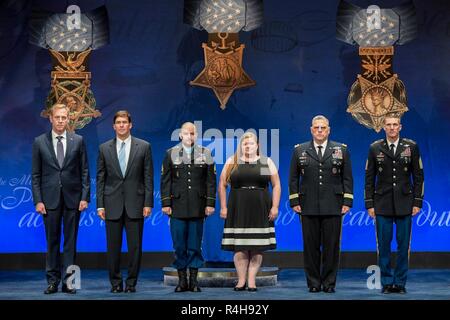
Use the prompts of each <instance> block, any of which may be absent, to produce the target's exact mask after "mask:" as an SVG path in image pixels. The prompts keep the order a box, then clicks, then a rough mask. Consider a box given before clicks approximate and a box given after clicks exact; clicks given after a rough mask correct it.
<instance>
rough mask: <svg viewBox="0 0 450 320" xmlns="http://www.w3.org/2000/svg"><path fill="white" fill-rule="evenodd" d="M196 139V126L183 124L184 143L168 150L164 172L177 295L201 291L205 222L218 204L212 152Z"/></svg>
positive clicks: (163, 189)
mask: <svg viewBox="0 0 450 320" xmlns="http://www.w3.org/2000/svg"><path fill="white" fill-rule="evenodd" d="M196 138H197V132H196V128H195V126H194V124H193V123H190V122H187V123H185V124H183V126H182V127H181V133H180V139H181V143H180V144H178V145H176V146H175V147H173V148H171V149H169V150H167V152H166V155H165V158H164V161H163V165H162V170H161V201H162V210H163V212H164V213H165V214H167V215H169V216H170V232H171V235H172V241H173V246H174V249H175V262H174V266H175V268H176V269H177V270H178V278H179V283H178V286H177V287H176V288H175V291H176V292H182V291H187V290H190V291H194V292H199V291H201V290H200V288H199V286H198V282H197V273H198V268H200V267H201V266H202V265H203V257H202V252H201V246H202V237H203V221H204V218H205V216H209V215H211V214H212V213H213V212H214V209H215V202H216V168H215V164H214V160H213V158H212V156H211V152H210V150H208V149H207V148H205V147H202V146H200V145H196V144H195V141H196ZM187 268H189V284H188V282H187Z"/></svg>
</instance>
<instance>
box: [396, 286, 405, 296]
mask: <svg viewBox="0 0 450 320" xmlns="http://www.w3.org/2000/svg"><path fill="white" fill-rule="evenodd" d="M394 290H395V292H396V293H400V294H405V293H406V288H405V286H399V285H395V286H394Z"/></svg>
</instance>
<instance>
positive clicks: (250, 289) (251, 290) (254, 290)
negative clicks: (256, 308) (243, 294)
mask: <svg viewBox="0 0 450 320" xmlns="http://www.w3.org/2000/svg"><path fill="white" fill-rule="evenodd" d="M247 290H248V291H250V292H256V291H258V288H252V287H248V288H247Z"/></svg>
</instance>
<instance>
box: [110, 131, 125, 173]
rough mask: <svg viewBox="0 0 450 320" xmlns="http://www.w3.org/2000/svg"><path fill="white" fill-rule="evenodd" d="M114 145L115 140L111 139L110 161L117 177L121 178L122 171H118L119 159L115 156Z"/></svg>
mask: <svg viewBox="0 0 450 320" xmlns="http://www.w3.org/2000/svg"><path fill="white" fill-rule="evenodd" d="M116 144H117V140H116V138H114V139H112V140H111V143H110V144H109V152H110V156H111V159H113V165H114V168H115V169H116V170H117V173H118V174H119V176H121V177H122V178H123V175H122V170H120V164H119V157H118V156H117V148H116Z"/></svg>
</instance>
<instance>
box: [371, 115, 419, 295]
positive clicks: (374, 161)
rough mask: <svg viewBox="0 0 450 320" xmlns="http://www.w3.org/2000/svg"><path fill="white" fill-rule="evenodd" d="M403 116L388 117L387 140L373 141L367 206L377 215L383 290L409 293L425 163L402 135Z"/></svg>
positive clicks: (373, 215) (385, 126) (385, 291)
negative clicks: (413, 221) (392, 263)
mask: <svg viewBox="0 0 450 320" xmlns="http://www.w3.org/2000/svg"><path fill="white" fill-rule="evenodd" d="M401 129H402V125H401V123H400V118H398V117H395V116H387V117H386V118H385V119H384V131H385V132H386V139H381V140H378V141H375V142H374V143H372V145H371V146H370V149H369V155H368V157H367V162H366V179H365V180H366V183H365V205H366V209H367V211H368V213H369V215H370V216H371V217H372V218H375V221H376V232H377V246H378V265H379V267H380V269H381V284H382V286H383V287H382V293H391V292H397V293H406V289H405V284H406V277H407V272H408V258H409V245H410V239H411V217H412V216H415V215H416V214H417V213H418V212H419V211H420V209H421V208H422V199H423V186H424V184H423V166H422V160H421V158H420V153H419V147H418V146H417V144H416V143H415V142H414V141H412V140H409V139H405V138H400V130H401ZM394 222H395V224H396V226H397V228H396V239H397V244H398V250H397V251H398V252H397V265H396V268H395V272H394V275H392V272H391V267H390V261H391V241H392V234H393V224H394Z"/></svg>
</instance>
